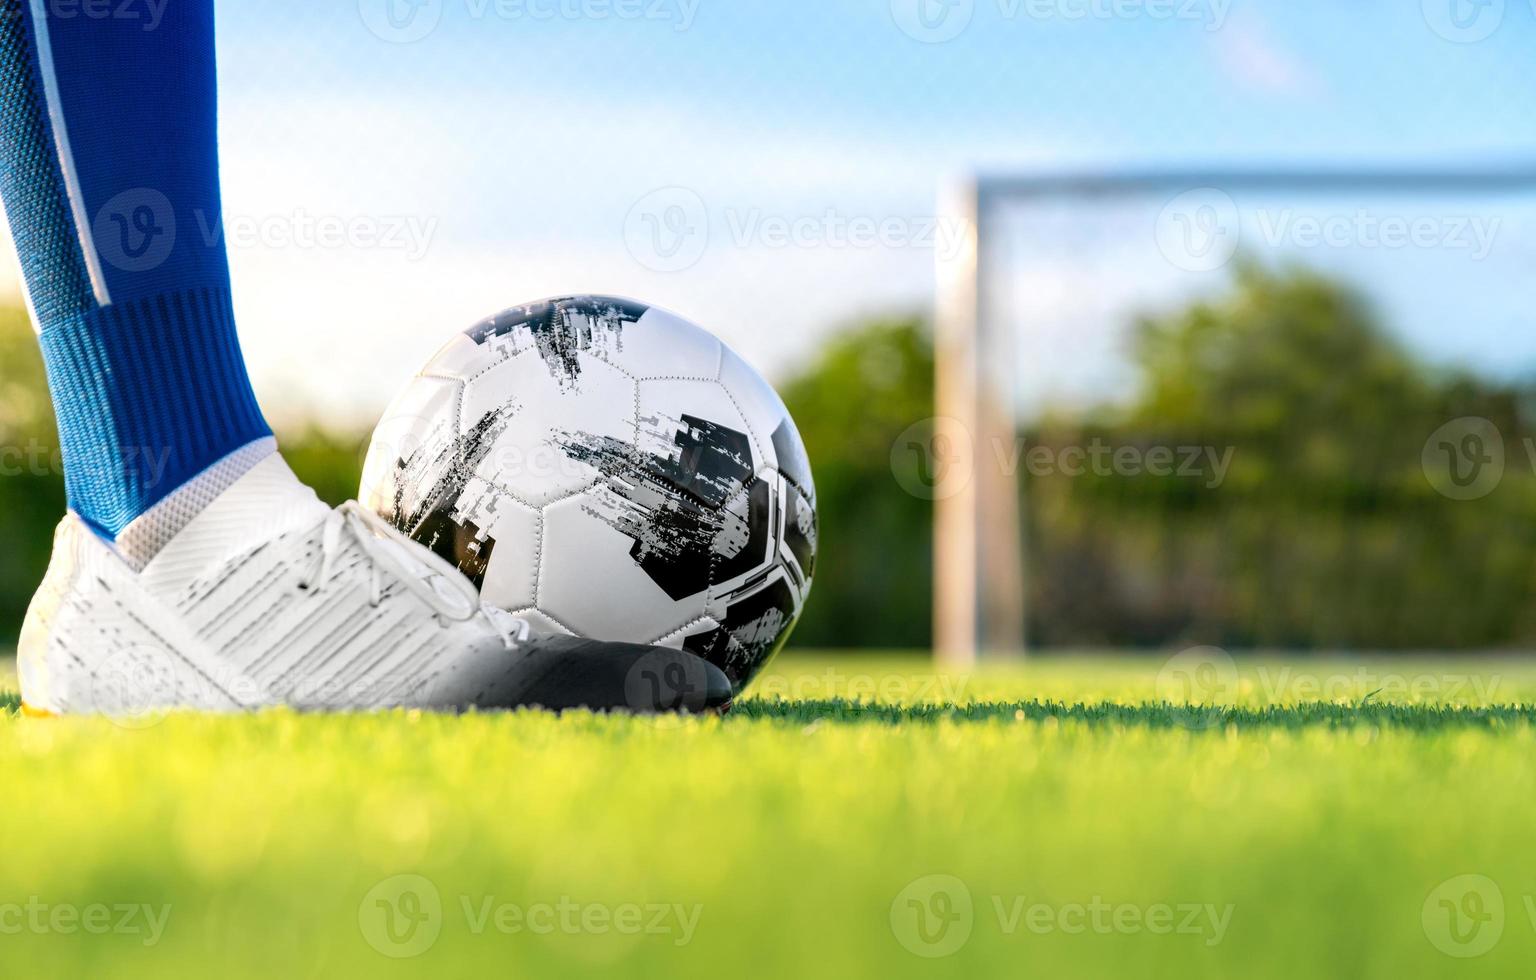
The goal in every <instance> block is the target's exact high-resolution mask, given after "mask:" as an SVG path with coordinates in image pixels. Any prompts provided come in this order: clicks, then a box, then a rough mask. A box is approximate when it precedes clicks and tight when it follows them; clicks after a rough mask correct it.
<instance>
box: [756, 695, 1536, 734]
mask: <svg viewBox="0 0 1536 980" xmlns="http://www.w3.org/2000/svg"><path fill="white" fill-rule="evenodd" d="M731 717H732V718H738V717H740V718H752V719H762V720H766V721H783V722H791V723H794V724H809V723H812V722H819V721H826V722H832V723H836V724H886V725H903V724H932V723H935V722H940V721H950V722H961V723H986V722H1001V723H1018V722H1040V721H1045V720H1047V719H1053V718H1054V719H1056V720H1058V721H1076V722H1086V723H1088V724H1090V725H1106V726H1115V727H1121V726H1124V727H1135V726H1140V727H1144V728H1174V729H1185V730H1189V731H1208V730H1214V731H1223V730H1225V729H1226V728H1227V727H1229V726H1235V727H1236V728H1238V729H1296V728H1306V727H1327V728H1354V727H1359V726H1367V727H1371V726H1374V727H1391V728H1404V729H1412V730H1419V731H1435V730H1439V729H1448V728H1483V729H1490V730H1495V729H1500V728H1506V727H1515V726H1523V725H1528V724H1531V723H1536V706H1533V705H1496V706H1491V707H1467V706H1460V705H1435V704H1384V703H1377V702H1370V701H1366V702H1363V703H1359V704H1334V703H1330V702H1322V701H1313V702H1308V703H1304V704H1296V705H1285V706H1272V707H1267V708H1242V707H1200V706H1185V705H1175V704H1169V703H1167V702H1156V703H1148V704H1111V703H1107V702H1101V703H1099V704H1066V703H1064V702H1061V701H990V702H980V703H974V704H960V705H946V704H918V705H889V704H873V703H870V702H861V701H847V700H844V699H841V698H831V699H827V700H820V701H783V700H762V701H759V700H751V699H749V700H746V701H742V702H739V703H738V704H737V705H736V708H735V710H733V711H732V712H731Z"/></svg>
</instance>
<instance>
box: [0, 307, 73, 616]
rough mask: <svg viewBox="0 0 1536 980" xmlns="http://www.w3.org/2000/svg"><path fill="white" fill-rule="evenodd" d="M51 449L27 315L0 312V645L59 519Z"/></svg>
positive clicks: (42, 564) (59, 489) (43, 386)
mask: <svg viewBox="0 0 1536 980" xmlns="http://www.w3.org/2000/svg"><path fill="white" fill-rule="evenodd" d="M58 442H59V440H58V435H57V429H56V428H55V426H54V421H53V407H52V405H51V403H50V402H49V398H48V381H47V376H46V374H45V373H44V371H43V358H42V354H41V353H39V351H38V347H37V339H36V338H35V337H34V336H33V334H32V326H31V323H30V321H29V320H28V318H27V313H26V311H25V310H23V309H22V308H20V307H18V306H0V644H4V643H8V642H11V641H13V640H14V639H15V636H16V633H17V631H18V630H19V629H20V628H21V620H22V616H23V615H24V614H25V613H26V610H27V603H28V602H30V601H31V599H32V593H33V591H34V590H35V589H36V588H37V583H38V582H39V581H40V580H41V579H42V577H43V570H44V569H45V568H47V567H48V555H49V553H50V552H51V550H52V545H53V529H54V527H55V526H57V525H58V523H59V519H60V518H62V517H63V516H64V478H63V467H62V464H61V462H60V459H59V455H58Z"/></svg>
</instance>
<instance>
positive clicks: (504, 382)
mask: <svg viewBox="0 0 1536 980" xmlns="http://www.w3.org/2000/svg"><path fill="white" fill-rule="evenodd" d="M360 499H361V500H362V501H363V502H364V503H365V504H367V505H368V506H370V507H371V508H373V509H374V510H375V511H377V512H378V513H379V514H380V515H381V516H383V517H384V518H385V519H386V520H389V521H391V522H392V523H393V524H394V525H395V526H396V527H398V528H399V529H400V530H402V531H404V532H405V533H406V534H409V535H410V536H411V537H413V538H415V539H416V540H417V541H419V542H421V543H423V544H425V545H427V546H428V547H430V548H432V549H433V550H434V551H435V552H437V553H438V554H439V555H441V556H443V557H444V558H446V559H447V560H448V561H450V562H452V563H453V564H454V565H456V566H458V568H459V569H460V570H461V571H462V572H463V573H464V574H465V575H467V576H468V577H469V578H470V579H471V580H472V581H473V582H474V583H475V584H476V585H477V586H478V587H479V588H480V590H481V595H482V596H483V598H484V599H485V600H486V601H487V602H489V603H490V604H492V605H496V606H500V607H501V608H503V609H506V610H508V611H509V612H513V613H515V614H517V615H519V616H522V617H524V618H525V619H528V620H529V621H530V622H532V623H533V624H534V625H535V627H536V628H540V629H544V630H547V631H552V632H566V633H572V634H576V635H579V636H586V637H592V638H595V639H602V640H622V641H627V642H632V643H653V644H658V645H662V646H670V647H677V648H682V649H686V650H689V651H691V652H693V653H696V654H698V655H700V656H702V657H704V658H705V659H706V660H709V661H710V662H712V663H714V664H715V665H716V666H718V667H720V668H721V669H722V670H723V671H725V673H726V674H727V675H728V676H729V677H730V679H731V681H732V683H733V684H734V685H735V686H736V688H737V690H740V689H741V688H742V687H744V686H745V685H746V683H747V682H748V681H750V680H751V678H752V677H753V676H754V675H755V674H756V673H757V671H758V670H760V669H761V668H762V667H763V665H764V664H766V663H767V662H768V660H769V659H770V658H771V657H772V656H773V655H774V654H775V653H776V652H778V650H779V649H780V648H781V647H782V646H783V645H784V642H785V640H786V639H788V637H789V632H790V630H791V629H792V628H793V626H794V624H795V621H796V620H797V619H798V618H799V616H800V610H801V608H802V607H803V606H804V603H805V599H806V595H807V594H808V593H809V591H810V587H811V577H812V575H813V574H814V571H815V562H816V490H815V486H814V484H813V483H812V481H811V468H810V463H809V461H808V460H807V458H806V453H805V447H804V445H803V444H802V443H801V441H800V434H799V432H798V431H797V430H796V429H795V423H794V421H793V420H792V419H791V418H790V417H789V412H788V411H787V410H786V409H785V407H784V403H783V402H782V401H780V400H779V397H778V395H777V394H775V392H774V390H773V388H772V387H770V386H769V384H768V383H767V382H766V381H764V380H763V378H762V376H761V375H759V374H758V373H757V372H756V371H754V370H753V369H752V368H751V367H750V366H748V364H747V363H746V362H745V361H743V360H742V359H741V358H740V357H738V356H737V355H736V353H735V352H733V351H732V350H731V349H730V348H728V347H726V346H725V344H723V343H721V342H720V341H719V340H718V339H717V338H716V337H714V336H713V335H712V334H710V333H709V332H707V331H705V330H703V329H701V328H699V327H697V326H695V325H693V324H692V323H689V322H688V321H687V320H684V319H683V318H681V317H679V316H677V315H675V314H672V313H669V312H667V311H665V310H660V309H656V308H654V307H647V306H645V305H643V304H640V303H636V302H633V301H630V300H624V299H613V298H610V297H604V296H574V297H566V298H560V299H551V300H545V301H542V302H538V303H532V304H530V305H528V306H519V307H515V308H513V309H510V310H507V311H506V312H504V313H500V314H497V315H496V316H494V317H491V318H490V319H488V320H485V321H483V322H481V323H479V324H476V325H475V326H474V327H473V328H472V329H470V330H468V331H466V332H465V333H463V334H461V335H459V336H457V337H455V338H454V339H453V340H452V341H450V342H449V344H448V345H447V346H446V347H444V348H443V349H442V350H441V351H439V352H438V354H437V355H436V356H435V357H433V358H432V360H431V362H430V363H429V364H428V365H427V366H426V368H424V369H423V370H422V371H421V373H420V374H418V375H417V376H416V377H415V378H413V379H412V380H411V382H410V384H409V385H407V386H406V389H405V390H404V391H403V392H402V393H401V394H400V396H399V397H398V398H396V399H395V401H394V403H393V404H392V405H391V407H390V409H389V411H388V412H387V413H386V415H385V418H384V420H383V422H381V423H380V425H379V428H378V430H377V431H376V432H375V433H374V438H373V443H372V446H371V447H370V450H369V454H368V459H367V463H366V464H365V467H364V473H363V486H362V492H361V494H360Z"/></svg>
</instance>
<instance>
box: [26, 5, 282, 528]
mask: <svg viewBox="0 0 1536 980" xmlns="http://www.w3.org/2000/svg"><path fill="white" fill-rule="evenodd" d="M0 6H3V9H4V18H3V22H0V195H3V197H4V200H5V209H6V214H7V216H8V218H9V219H10V225H11V231H12V234H13V236H14V237H15V239H16V247H17V251H18V252H19V254H20V258H21V266H22V272H23V274H24V275H25V278H26V284H27V292H28V296H29V299H30V302H31V308H32V312H33V319H34V322H35V324H36V326H37V329H38V332H39V338H40V342H41V344H42V348H43V357H44V360H45V362H46V364H47V367H48V383H49V387H50V389H51V390H52V392H53V401H54V409H55V411H56V413H57V415H58V420H59V437H60V441H61V447H62V449H63V455H64V470H65V483H66V486H67V489H68V495H69V505H70V508H71V509H72V510H73V511H74V512H75V513H76V514H77V515H79V517H80V518H81V519H82V520H83V521H84V522H85V523H86V524H88V525H89V526H90V527H92V528H93V529H94V530H95V531H97V533H99V534H101V535H103V536H104V537H107V538H109V539H116V538H118V537H119V535H121V534H122V533H123V532H124V530H125V529H126V528H128V527H129V525H130V524H132V523H133V522H134V521H135V519H137V518H139V517H141V516H142V515H144V514H145V513H146V512H148V511H150V510H151V508H153V507H154V506H155V505H156V504H157V503H160V502H161V501H163V500H165V499H166V498H167V497H168V496H169V495H171V494H172V493H173V492H174V491H176V490H177V489H178V488H180V487H182V486H184V485H186V484H187V483H188V482H189V481H191V480H193V479H194V478H195V477H197V476H198V475H199V474H201V473H203V472H204V471H207V470H208V469H209V468H210V467H212V466H214V464H216V463H218V462H219V461H220V460H223V459H225V458H226V457H230V456H231V454H233V453H236V452H237V451H239V450H242V449H245V448H247V447H250V446H252V444H253V443H258V442H261V441H263V440H270V436H271V430H270V429H269V428H268V426H267V423H266V422H265V420H264V419H263V418H262V415H261V411H260V409H259V408H258V407H257V405H256V397H255V394H254V393H253V391H252V390H251V384H250V380H249V378H248V377H247V375H246V371H245V364H244V361H243V360H242V358H241V354H240V345H239V341H238V339H237V337H236V334H235V322H234V313H233V307H232V305H231V301H230V289H229V267H228V260H227V257H226V255H225V252H224V245H223V238H222V235H216V234H213V235H210V234H208V233H207V231H206V230H207V229H214V230H217V229H220V228H222V221H221V219H220V204H219V180H218V149H217V133H216V116H217V108H216V86H215V80H214V47H213V2H212V0H164V6H163V7H160V6H159V5H158V4H143V5H134V7H133V8H132V9H133V10H135V11H137V12H139V13H140V16H138V17H134V18H127V17H123V16H105V17H103V16H98V15H93V14H92V13H91V9H92V8H91V5H90V4H79V5H71V6H68V7H66V6H61V5H59V4H57V3H54V2H51V0H0ZM111 8H112V10H114V11H116V10H119V5H116V4H113V5H111ZM157 8H158V13H159V16H158V20H157V19H156V11H157ZM122 9H128V8H122Z"/></svg>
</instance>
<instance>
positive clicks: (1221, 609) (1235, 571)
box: [1025, 264, 1536, 649]
mask: <svg viewBox="0 0 1536 980" xmlns="http://www.w3.org/2000/svg"><path fill="white" fill-rule="evenodd" d="M1133 354H1134V362H1135V364H1136V366H1137V367H1138V368H1139V371H1140V375H1141V377H1140V387H1139V389H1138V390H1139V395H1138V396H1137V397H1136V398H1135V399H1134V400H1133V402H1132V403H1131V404H1130V405H1129V406H1127V407H1120V408H1114V407H1105V408H1103V409H1101V410H1099V411H1096V412H1091V413H1088V415H1087V417H1086V418H1083V419H1078V420H1062V419H1056V420H1053V421H1052V422H1051V423H1050V424H1048V425H1047V426H1045V427H1044V428H1043V429H1042V431H1041V432H1040V433H1039V434H1038V437H1037V441H1040V440H1043V441H1045V442H1046V443H1048V444H1056V445H1071V444H1077V445H1081V444H1084V443H1086V442H1089V441H1092V440H1095V439H1097V440H1100V441H1102V442H1104V443H1106V444H1108V445H1112V446H1117V447H1119V446H1127V447H1134V448H1138V449H1141V450H1145V449H1146V448H1148V447H1153V446H1161V447H1184V446H1190V447H1204V448H1207V449H1209V450H1210V451H1213V452H1216V453H1227V452H1230V453H1231V464H1230V469H1229V470H1228V471H1227V472H1226V474H1225V478H1224V479H1223V480H1221V481H1220V482H1219V485H1216V486H1210V485H1208V484H1207V482H1206V481H1204V480H1202V479H1193V480H1192V479H1186V478H1181V477H1179V476H1177V475H1173V476H1152V475H1149V474H1147V473H1145V472H1140V473H1135V474H1116V473H1107V474H1106V473H1098V474H1093V473H1090V474H1087V475H1084V476H1080V477H1067V476H1064V475H1062V474H1060V473H1051V474H1045V475H1040V476H1029V477H1027V478H1026V485H1025V503H1026V514H1027V528H1028V533H1027V537H1026V540H1027V541H1028V542H1029V554H1030V562H1031V567H1032V568H1035V569H1037V570H1038V572H1039V574H1036V575H1034V576H1032V578H1031V584H1032V589H1033V594H1032V595H1031V597H1030V600H1031V607H1032V613H1033V618H1032V620H1031V626H1032V629H1033V631H1034V636H1033V638H1034V640H1035V641H1036V642H1043V643H1049V644H1084V643H1103V644H1112V645H1127V644H1130V645H1141V644H1147V645H1164V644H1169V643H1177V642H1210V643H1223V644H1228V645H1234V646H1256V645H1257V646H1283V647H1292V648H1311V647H1329V648H1374V647H1389V648H1420V649H1428V648H1457V647H1472V646H1489V645H1507V644H1511V643H1517V642H1520V641H1522V640H1528V639H1531V638H1533V637H1536V633H1533V627H1536V604H1533V603H1532V602H1531V600H1530V598H1529V595H1530V591H1531V589H1530V587H1531V585H1532V583H1533V581H1536V494H1533V493H1532V490H1533V489H1536V480H1533V474H1532V470H1531V465H1530V461H1529V460H1528V459H1527V447H1528V446H1529V443H1528V442H1527V441H1526V439H1525V436H1526V434H1527V432H1528V427H1527V425H1526V424H1525V418H1524V414H1523V412H1522V406H1524V405H1527V404H1529V401H1530V392H1529V391H1528V390H1525V389H1521V388H1518V387H1515V386H1508V385H1500V384H1495V383H1491V382H1488V381H1485V380H1482V379H1479V378H1475V377H1472V376H1469V375H1465V374H1459V373H1437V372H1435V371H1432V370H1430V369H1429V368H1427V367H1426V366H1425V365H1423V364H1422V363H1420V362H1418V361H1416V360H1415V359H1414V358H1413V357H1411V356H1410V355H1409V354H1408V353H1407V352H1405V351H1404V350H1403V349H1402V348H1401V347H1400V346H1399V345H1398V344H1397V343H1395V342H1394V341H1393V340H1392V339H1391V338H1390V336H1389V335H1388V334H1387V333H1386V332H1385V331H1384V330H1383V329H1382V328H1381V326H1380V324H1379V322H1378V320H1377V318H1376V317H1375V315H1374V314H1373V312H1372V311H1371V310H1370V309H1369V308H1368V307H1367V306H1366V305H1365V304H1364V303H1363V302H1362V301H1361V300H1360V299H1359V298H1358V297H1356V296H1355V295H1353V294H1352V293H1351V292H1350V291H1349V290H1347V289H1346V288H1344V287H1342V286H1340V285H1339V284H1338V283H1336V282H1333V281H1331V280H1329V279H1327V278H1325V277H1323V276H1320V275H1318V274H1316V273H1313V272H1309V271H1306V270H1304V269H1288V270H1283V271H1275V270H1266V269H1264V268H1261V267H1259V266H1257V265H1251V264H1250V265H1244V266H1241V267H1240V268H1239V270H1238V271H1237V273H1236V276H1235V279H1234V282H1233V285H1232V287H1231V289H1230V290H1228V291H1227V292H1226V293H1224V294H1222V295H1220V296H1217V297H1215V298H1213V299H1209V300H1205V301H1202V302H1198V303H1195V304H1193V305H1192V306H1190V307H1188V308H1187V309H1183V310H1178V311H1174V312H1172V313H1169V314H1166V315H1162V316H1154V317H1147V318H1144V319H1143V320H1142V321H1141V322H1140V323H1139V324H1138V326H1137V330H1136V334H1135V340H1134V344H1133ZM1465 417H1474V418H1481V419H1487V420H1488V421H1489V422H1491V423H1492V424H1493V425H1494V426H1495V427H1496V428H1497V429H1498V430H1499V432H1500V433H1501V434H1502V438H1503V441H1504V445H1505V449H1506V453H1507V459H1506V466H1505V473H1504V478H1503V481H1502V483H1500V485H1499V486H1498V487H1497V488H1496V489H1494V490H1493V491H1492V492H1491V493H1489V494H1488V495H1487V496H1485V497H1482V498H1480V499H1476V500H1455V499H1451V498H1449V497H1446V496H1443V495H1441V494H1439V493H1437V492H1436V490H1435V489H1434V487H1433V486H1432V485H1431V483H1430V481H1429V479H1427V478H1426V476H1427V475H1426V471H1425V464H1424V461H1423V455H1424V450H1425V444H1426V440H1428V439H1430V437H1431V435H1432V434H1433V433H1435V432H1436V430H1437V429H1439V428H1440V427H1441V426H1442V425H1444V424H1446V423H1447V422H1450V421H1451V420H1455V419H1460V418H1465Z"/></svg>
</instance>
